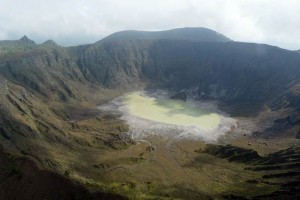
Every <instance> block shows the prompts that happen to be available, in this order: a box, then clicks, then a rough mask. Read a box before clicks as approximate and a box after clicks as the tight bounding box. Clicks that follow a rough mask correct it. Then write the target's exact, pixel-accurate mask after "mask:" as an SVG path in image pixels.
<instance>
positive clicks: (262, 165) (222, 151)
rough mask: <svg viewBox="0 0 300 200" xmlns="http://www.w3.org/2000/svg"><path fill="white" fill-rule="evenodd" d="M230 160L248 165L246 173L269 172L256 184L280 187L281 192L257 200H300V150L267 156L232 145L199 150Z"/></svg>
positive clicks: (290, 149)
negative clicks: (249, 171) (248, 171)
mask: <svg viewBox="0 0 300 200" xmlns="http://www.w3.org/2000/svg"><path fill="white" fill-rule="evenodd" d="M197 152H200V153H207V154H211V155H213V156H216V157H219V158H222V159H227V160H229V161H230V162H239V163H245V164H247V167H246V168H245V170H253V171H262V172H264V173H265V175H263V176H262V177H261V179H260V180H259V179H258V180H249V182H253V183H259V182H263V183H267V184H270V185H274V184H276V185H279V186H280V187H279V189H278V190H277V191H275V192H273V193H271V194H268V195H264V196H257V197H255V199H298V198H299V197H300V195H299V190H300V181H299V180H300V172H299V167H300V164H299V156H300V149H299V148H297V147H294V148H288V149H285V150H281V151H278V152H275V153H271V154H269V155H267V156H259V155H258V154H257V152H256V151H254V150H251V149H244V148H240V147H236V146H232V145H226V146H222V145H213V144H210V145H207V146H206V148H205V149H204V150H202V151H201V150H200V151H197Z"/></svg>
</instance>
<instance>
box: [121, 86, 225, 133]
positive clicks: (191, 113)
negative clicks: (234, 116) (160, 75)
mask: <svg viewBox="0 0 300 200" xmlns="http://www.w3.org/2000/svg"><path fill="white" fill-rule="evenodd" d="M124 103H125V105H126V107H127V109H128V112H129V114H130V115H134V116H137V117H140V118H144V119H147V120H151V121H156V122H161V123H165V124H172V125H179V126H194V127H197V128H200V129H214V128H216V127H218V125H219V124H220V120H221V117H220V115H219V114H217V113H213V112H211V111H208V110H205V108H201V107H200V106H199V105H197V104H196V103H195V102H189V101H188V102H185V101H180V100H172V99H166V98H162V99H159V98H153V97H149V96H146V95H143V94H142V93H140V92H135V93H130V94H127V95H126V96H125V97H124Z"/></svg>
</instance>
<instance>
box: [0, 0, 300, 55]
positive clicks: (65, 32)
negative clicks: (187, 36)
mask: <svg viewBox="0 0 300 200" xmlns="http://www.w3.org/2000/svg"><path fill="white" fill-rule="evenodd" d="M0 24H1V27H0V39H16V38H18V37H21V36H22V35H24V34H26V35H28V36H29V37H31V38H32V39H34V40H36V41H38V42H42V41H44V40H47V39H50V38H51V39H54V40H56V41H57V42H58V43H60V44H64V45H72V44H73V45H74V44H80V43H89V42H95V41H97V40H99V39H101V38H103V37H105V36H107V35H109V34H111V33H113V32H116V31H120V30H128V29H135V30H166V29H172V28H177V27H207V28H210V29H213V30H216V31H218V32H220V33H222V34H224V35H226V36H228V37H230V38H231V39H233V40H237V41H247V42H258V43H268V44H271V45H277V46H280V47H283V48H287V49H299V48H300V38H299V37H300V2H299V1H297V0H286V1H280V0H273V1H269V0H252V1H249V0H214V1H211V0H164V1H161V0H127V1H124V0H64V1H60V0H52V1H46V0H26V1H24V0H1V2H0Z"/></svg>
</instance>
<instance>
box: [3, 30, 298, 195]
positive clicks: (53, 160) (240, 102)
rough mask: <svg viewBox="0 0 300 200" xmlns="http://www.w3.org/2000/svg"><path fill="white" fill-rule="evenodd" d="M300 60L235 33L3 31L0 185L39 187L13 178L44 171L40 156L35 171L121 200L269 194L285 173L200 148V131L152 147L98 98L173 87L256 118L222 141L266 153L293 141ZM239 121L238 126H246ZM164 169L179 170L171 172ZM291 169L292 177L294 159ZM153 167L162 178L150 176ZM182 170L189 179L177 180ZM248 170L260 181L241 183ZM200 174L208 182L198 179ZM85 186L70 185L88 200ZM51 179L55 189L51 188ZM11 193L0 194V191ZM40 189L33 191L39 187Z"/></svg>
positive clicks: (45, 177)
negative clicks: (36, 36)
mask: <svg viewBox="0 0 300 200" xmlns="http://www.w3.org/2000/svg"><path fill="white" fill-rule="evenodd" d="M299 66H300V57H299V54H297V53H296V52H294V51H288V50H285V49H280V48H278V47H274V46H270V45H263V44H253V43H241V42H234V41H231V40H230V39H228V38H227V37H225V36H223V35H221V34H219V33H217V32H215V31H212V30H209V29H205V28H183V29H173V30H169V31H159V32H142V31H123V32H118V33H115V34H112V35H110V36H108V37H106V38H104V39H103V40H100V41H98V42H96V43H94V44H89V45H82V46H75V47H67V48H64V47H61V46H59V45H57V44H56V43H55V42H54V41H51V40H49V41H46V42H45V43H43V44H35V42H33V41H32V40H30V39H28V38H27V37H23V38H22V39H20V40H15V41H0V146H1V147H3V148H1V152H6V153H4V154H3V153H2V154H1V155H0V159H2V160H4V161H6V162H1V164H0V169H2V168H3V169H7V170H12V171H13V172H17V173H12V174H10V175H11V176H7V174H0V189H1V188H4V186H3V185H6V184H8V185H11V187H20V188H25V189H26V188H27V186H26V187H24V185H27V184H29V183H30V182H33V183H34V185H35V187H37V185H38V184H37V183H38V182H39V181H41V180H39V179H34V180H31V179H30V177H29V178H28V176H27V175H26V176H24V177H25V178H24V179H22V178H20V179H18V178H17V177H18V175H20V173H19V172H20V171H24V172H26V173H27V174H28V173H29V174H30V173H33V174H34V173H38V174H40V173H41V172H40V171H39V170H35V172H33V171H30V170H28V165H30V166H31V165H32V166H35V165H37V166H38V167H39V168H41V169H43V170H46V171H50V172H51V173H50V174H48V173H43V172H42V174H43V175H42V176H43V181H46V182H47V180H49V181H58V182H62V183H64V184H66V185H67V187H68V188H69V189H68V191H73V189H72V188H77V187H79V186H76V185H75V186H74V185H72V184H71V183H69V182H68V181H67V182H65V181H66V180H72V181H73V182H76V183H79V184H80V185H81V186H82V185H84V187H86V188H88V189H89V190H90V191H92V193H93V191H98V192H104V193H103V194H102V193H100V194H98V195H100V196H101V195H104V197H103V198H105V195H107V193H114V194H119V195H122V196H125V197H129V198H140V196H141V195H143V194H146V195H148V196H147V197H149V198H150V197H151V198H158V197H161V196H164V197H166V198H168V197H170V198H173V197H174V198H177V197H179V198H225V197H226V198H231V197H232V194H236V193H237V194H239V195H241V196H244V195H245V197H248V198H254V197H255V196H258V197H259V196H261V197H262V196H263V195H269V194H271V193H272V194H274V195H276V194H277V193H276V191H277V190H278V191H279V189H280V190H281V189H282V187H281V186H282V185H284V184H289V181H288V180H286V179H282V180H281V179H279V180H280V181H281V182H280V181H279V183H278V184H277V185H276V184H275V183H273V182H271V183H267V182H265V181H264V180H263V179H260V178H259V177H262V176H263V173H265V172H264V171H263V172H261V171H258V172H256V171H255V170H253V171H247V170H245V169H244V168H245V166H244V164H243V163H242V164H236V163H228V162H227V161H224V159H220V158H218V157H213V156H215V154H213V156H212V155H207V152H202V151H198V150H199V147H201V148H204V147H205V146H206V144H205V143H203V142H201V141H200V142H198V143H197V142H195V141H191V143H190V144H189V143H188V144H187V143H185V141H180V142H178V144H177V143H176V145H178V146H180V148H178V147H177V146H172V145H171V147H170V148H171V150H170V149H168V148H167V146H168V145H165V144H163V140H162V141H161V140H160V139H157V138H152V140H151V142H153V143H156V144H158V145H161V146H158V147H160V148H158V150H156V149H155V148H153V147H152V146H151V145H150V146H149V144H148V143H140V142H136V141H134V140H133V139H132V138H131V137H130V136H129V135H128V134H126V133H127V131H128V130H129V127H128V124H126V121H123V120H121V119H120V116H119V115H118V114H114V113H105V112H100V111H99V110H98V109H96V106H97V105H101V104H103V103H105V102H107V101H109V100H111V99H113V98H114V97H117V96H119V95H121V94H124V93H125V92H128V91H133V90H137V89H141V88H146V89H149V90H150V89H151V90H153V89H164V90H168V91H171V92H173V93H176V92H179V91H181V92H185V93H186V94H187V96H188V98H193V99H196V100H205V101H207V100H209V101H210V100H213V101H217V102H218V104H219V107H220V109H221V110H222V111H224V112H226V113H228V114H229V115H231V116H232V117H237V118H238V119H240V120H251V122H253V123H256V125H257V124H258V125H257V127H260V129H259V131H258V130H256V129H255V128H256V126H255V128H253V127H251V129H249V132H251V131H252V132H253V134H250V136H249V137H248V136H247V137H246V136H244V135H242V134H240V137H242V139H240V137H237V139H236V140H233V139H232V138H230V139H226V140H224V141H223V142H222V143H225V144H227V143H230V144H231V143H232V144H234V145H237V146H241V147H243V148H245V146H246V147H247V148H253V150H255V151H257V152H259V153H263V154H267V153H273V154H270V155H271V156H273V155H276V154H274V152H276V151H279V150H282V149H284V148H288V147H290V145H291V144H293V145H296V146H297V145H299V140H298V139H296V138H299V127H300V89H299V88H300V87H299V85H300V68H299ZM261 124H270V125H268V126H267V127H266V125H265V126H261ZM240 126H241V127H242V128H241V129H237V132H238V131H241V130H242V129H243V128H244V127H243V124H242V123H241V125H240ZM261 127H262V128H261ZM237 128H239V127H237ZM241 132H242V131H241ZM270 138H271V139H270ZM249 141H251V142H249ZM249 144H250V145H249ZM277 144H278V145H277ZM174 145H175V144H174ZM266 145H268V148H266ZM220 149H222V151H223V150H224V151H227V150H226V148H224V149H223V148H220ZM199 152H200V154H199ZM229 153H230V152H229ZM232 154H234V155H235V153H234V151H233V152H231V153H230V155H226V158H227V157H231V156H232ZM295 154H296V153H295ZM12 155H13V157H14V159H16V161H17V163H19V164H18V165H17V168H16V167H13V169H11V166H12V165H11V161H10V160H9V159H7V157H10V156H12ZM293 155H294V154H293ZM297 155H298V152H297ZM297 155H296V156H297ZM22 159H25V160H26V161H24V162H22ZM20 160H21V161H20ZM27 160H28V161H27ZM210 161H211V162H212V163H210ZM296 161H297V160H296ZM296 161H295V162H296ZM162 162H163V163H164V164H160V163H162ZM214 162H215V163H218V164H216V165H214V164H213V163H214ZM283 162H288V160H283ZM28 163H29V164H28ZM33 163H34V164H33ZM203 163H204V164H203ZM246 163H247V162H246ZM201 164H203V166H202V165H201ZM269 164H270V163H269V162H268V165H269ZM276 164H278V163H276ZM293 164H294V163H293ZM296 164H297V163H296ZM13 166H15V165H13ZM293 166H294V165H293ZM33 168H35V167H33ZM16 169H17V170H16ZM171 169H174V170H176V172H177V173H178V175H177V174H176V173H172V174H170V173H168V172H169V171H170V170H171ZM155 170H156V171H155ZM226 170H228V171H226ZM291 170H292V171H291V173H296V175H297V173H298V171H297V168H292V169H291ZM112 171H113V172H114V173H110V172H112ZM214 171H218V172H219V173H221V174H224V177H223V178H222V179H220V183H221V186H220V185H216V182H215V181H214V179H215V178H217V177H213V178H212V177H210V176H212V175H211V174H213V172H214ZM158 172H159V173H160V177H158V179H153V177H154V174H157V173H158ZM199 172H201V173H199ZM52 173H54V174H55V175H53V174H52ZM236 173H239V174H243V176H241V177H240V179H241V182H242V184H237V180H236V177H237V176H239V175H238V174H236ZM280 173H283V174H284V171H280ZM8 174H9V173H8ZM186 174H189V178H191V180H190V183H189V185H188V186H186V187H185V186H184V184H187V183H186V182H185V181H186V176H187V175H186ZM21 177H22V176H21ZM250 177H252V178H253V177H256V178H257V180H259V181H258V182H256V183H253V181H252V182H251V181H250V182H249V179H250ZM293 177H294V175H293ZM276 178H277V177H276ZM202 179H203V180H205V181H206V182H208V183H210V184H212V185H214V186H215V187H214V190H213V191H212V190H211V189H210V188H207V187H206V186H203V185H202V184H199V182H198V181H199V180H202ZM145 180H147V181H145ZM173 180H176V185H175V186H174V183H173ZM218 180H219V179H218ZM276 180H277V179H276ZM35 181H36V182H35ZM180 183H183V185H181V184H180ZM1 184H2V185H1ZM18 184H19V185H18ZM46 185H47V184H46ZM81 186H80V189H79V190H80V191H81V192H79V193H78V194H79V195H83V196H85V195H86V196H87V197H88V198H91V199H93V198H92V197H93V195H92V194H91V195H92V196H89V195H90V194H87V191H86V190H85V189H82V188H81ZM41 187H42V186H41ZM43 187H44V186H43ZM199 187H200V188H199ZM248 188H254V189H253V192H250V193H248V192H245V191H247V189H248ZM262 188H263V189H262ZM292 188H293V187H292ZM52 189H53V191H59V192H61V191H60V189H59V188H58V187H57V188H56V187H54V188H52ZM26 190H27V189H26ZM9 191H11V190H9ZM218 191H219V192H218ZM30 192H31V193H28V195H29V194H30V195H33V194H34V190H30ZM70 193H72V192H70ZM293 194H294V193H293ZM1 195H2V196H1ZM7 195H8V194H7V193H5V192H3V193H1V192H0V197H7ZM39 195H40V196H36V199H39V198H41V196H43V194H39ZM70 195H71V194H70ZM277 195H282V193H278V194H277ZM117 197H118V198H121V197H119V196H117ZM145 198H146V197H145Z"/></svg>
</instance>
